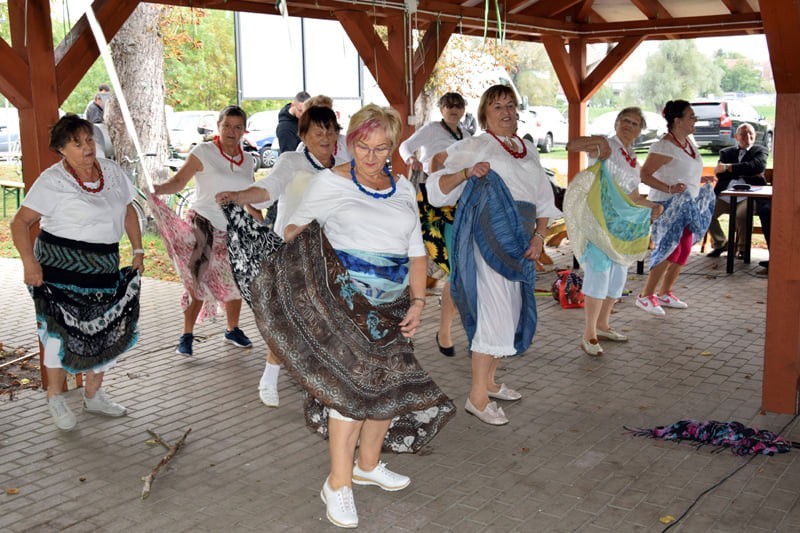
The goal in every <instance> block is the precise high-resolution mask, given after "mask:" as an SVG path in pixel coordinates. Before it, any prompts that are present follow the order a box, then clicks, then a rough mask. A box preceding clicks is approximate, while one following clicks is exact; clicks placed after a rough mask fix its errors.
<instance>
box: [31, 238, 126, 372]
mask: <svg viewBox="0 0 800 533" xmlns="http://www.w3.org/2000/svg"><path fill="white" fill-rule="evenodd" d="M34 254H35V255H36V260H37V261H39V264H41V266H42V273H43V276H44V284H42V285H41V286H39V287H29V290H30V292H31V295H32V297H33V302H34V306H35V308H36V320H37V321H38V323H39V335H40V336H42V337H43V338H44V337H45V336H47V337H54V338H58V339H60V340H61V350H60V352H59V354H58V356H59V358H60V359H61V365H62V367H63V368H64V369H65V370H67V371H68V372H71V373H77V372H84V371H87V370H93V369H95V368H99V367H101V366H103V365H105V364H106V363H108V362H109V361H112V360H114V359H116V358H117V357H118V356H119V355H120V354H121V353H123V352H125V351H127V350H129V349H130V348H132V347H133V345H135V344H136V341H137V340H138V336H139V332H138V327H137V323H138V320H139V295H140V291H141V278H140V275H139V272H138V271H137V270H133V269H131V268H130V267H126V268H123V269H122V270H121V271H120V270H119V245H118V244H116V243H115V244H94V243H86V242H81V241H73V240H71V239H65V238H62V237H56V236H55V235H52V234H50V233H47V232H46V231H42V232H41V233H40V234H39V236H38V238H37V239H36V243H35V245H34Z"/></svg>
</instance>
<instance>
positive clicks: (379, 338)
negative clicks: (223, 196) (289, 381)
mask: <svg viewBox="0 0 800 533" xmlns="http://www.w3.org/2000/svg"><path fill="white" fill-rule="evenodd" d="M223 211H225V214H226V216H228V220H229V224H228V231H229V232H230V233H236V235H235V236H233V235H231V236H230V237H229V242H231V243H237V245H236V246H234V247H231V250H230V253H231V262H232V264H233V265H234V272H235V273H236V275H237V277H239V274H240V272H242V271H244V270H248V273H247V274H245V275H244V276H243V279H245V280H249V290H248V289H243V291H242V292H243V293H249V294H250V304H251V307H252V309H253V313H254V314H255V317H256V323H257V325H258V328H259V331H260V332H261V335H262V336H263V337H264V340H265V341H266V342H267V344H268V345H269V348H270V350H271V351H272V353H273V354H274V355H275V356H276V357H278V358H279V359H280V360H281V362H283V363H284V365H285V366H286V369H287V370H288V371H289V373H290V374H291V375H292V377H294V379H295V380H297V382H298V383H299V384H300V385H301V386H302V387H303V389H304V391H305V393H306V401H305V406H304V410H305V418H306V424H307V425H308V426H309V427H310V428H311V429H312V430H314V431H316V432H318V433H320V434H321V435H323V436H325V437H327V432H328V412H329V410H330V409H335V410H337V411H338V412H339V413H341V414H343V415H345V416H347V417H350V418H353V419H356V420H364V419H368V418H369V419H375V420H386V419H391V421H392V422H391V425H390V427H389V432H388V433H387V435H386V439H385V440H384V443H383V448H384V450H387V451H395V452H416V451H418V450H419V449H420V448H422V447H423V446H424V445H425V444H427V443H428V442H430V441H431V439H433V437H434V436H435V435H436V433H437V432H438V431H439V429H441V428H442V427H443V426H444V424H446V423H447V422H448V421H449V420H450V418H451V417H452V416H453V415H455V406H454V405H453V402H452V401H451V400H450V399H449V398H448V397H447V396H446V395H445V394H444V393H443V392H442V391H441V389H439V387H438V386H437V385H436V383H434V381H433V380H432V379H431V378H430V376H429V375H428V374H427V373H426V372H425V370H423V369H422V367H421V366H420V365H419V363H418V362H417V360H416V358H415V357H414V347H413V345H412V344H411V342H410V341H409V340H408V339H406V338H405V337H403V336H402V334H401V331H400V327H399V326H398V323H399V322H400V321H401V320H402V319H403V318H404V317H405V314H406V312H407V310H408V306H409V300H408V294H407V292H405V293H403V295H402V296H401V297H400V298H397V299H395V300H394V301H392V302H390V303H386V304H379V305H373V304H371V303H370V302H369V301H368V300H367V298H366V297H365V296H364V295H363V294H362V293H361V292H360V291H359V290H358V288H357V285H356V284H355V283H353V281H352V280H351V278H350V274H349V272H348V270H347V269H345V268H344V266H343V265H342V262H341V260H340V259H339V257H338V256H337V253H336V251H335V250H334V249H333V247H331V245H330V243H329V242H328V240H327V239H326V238H325V236H324V234H323V232H322V230H321V228H320V227H319V225H317V224H316V223H313V224H311V226H310V227H309V228H308V229H307V230H306V231H304V232H303V233H302V234H300V235H299V236H298V237H296V238H295V239H294V240H292V241H291V242H290V243H287V244H286V245H283V246H280V247H279V248H278V249H277V250H275V252H274V253H271V254H262V257H261V260H260V261H259V262H256V261H252V260H251V259H250V258H248V257H247V256H246V255H245V254H242V250H245V249H247V248H250V249H270V248H271V247H273V246H274V244H275V236H274V234H273V233H272V232H271V231H270V230H268V229H267V228H266V227H264V226H263V225H261V224H260V223H258V222H256V221H255V220H253V219H252V218H250V217H249V216H248V215H246V214H245V213H244V211H243V210H242V209H241V208H239V207H237V206H233V205H229V206H226V207H225V208H224V209H223ZM254 239H255V240H256V241H262V240H263V242H264V245H263V246H261V245H256V246H242V243H243V242H244V241H252V240H254Z"/></svg>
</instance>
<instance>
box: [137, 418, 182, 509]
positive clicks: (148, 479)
mask: <svg viewBox="0 0 800 533" xmlns="http://www.w3.org/2000/svg"><path fill="white" fill-rule="evenodd" d="M147 431H148V432H149V433H150V434H151V435H154V436H155V437H157V440H160V441H161V442H162V443H163V442H164V440H163V439H162V438H161V437H159V436H158V435H156V434H154V433H153V432H151V431H150V430H147ZM191 431H192V428H189V429H187V430H186V433H184V434H183V437H181V438H180V440H178V442H176V443H175V444H173V445H172V446H170V447H169V451H168V452H167V453H166V455H164V457H162V458H161V461H159V463H158V464H157V465H156V466H155V468H153V470H152V471H151V472H150V473H149V474H147V476H145V477H143V478H142V481H144V487H142V499H143V500H144V499H146V498H147V497H148V496H150V487H151V485H152V484H153V481H155V479H156V475H157V474H158V471H159V470H161V467H162V466H164V465H166V464H167V463H169V462H170V460H171V459H172V458H173V457H175V454H176V453H178V450H180V449H181V448H182V447H183V445H184V443H185V442H186V437H187V436H188V435H189V433H190V432H191Z"/></svg>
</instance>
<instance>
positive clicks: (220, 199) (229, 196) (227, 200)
mask: <svg viewBox="0 0 800 533" xmlns="http://www.w3.org/2000/svg"><path fill="white" fill-rule="evenodd" d="M214 200H216V201H217V203H218V204H220V205H225V204H231V203H233V204H238V203H239V193H238V192H237V191H222V192H218V193H217V194H215V195H214Z"/></svg>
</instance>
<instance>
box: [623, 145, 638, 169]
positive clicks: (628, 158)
mask: <svg viewBox="0 0 800 533" xmlns="http://www.w3.org/2000/svg"><path fill="white" fill-rule="evenodd" d="M619 151H620V152H621V153H622V157H624V158H625V161H627V162H628V164H629V165H630V166H631V168H636V154H634V155H633V157H631V156H629V155H628V151H627V150H625V148H620V149H619Z"/></svg>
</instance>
